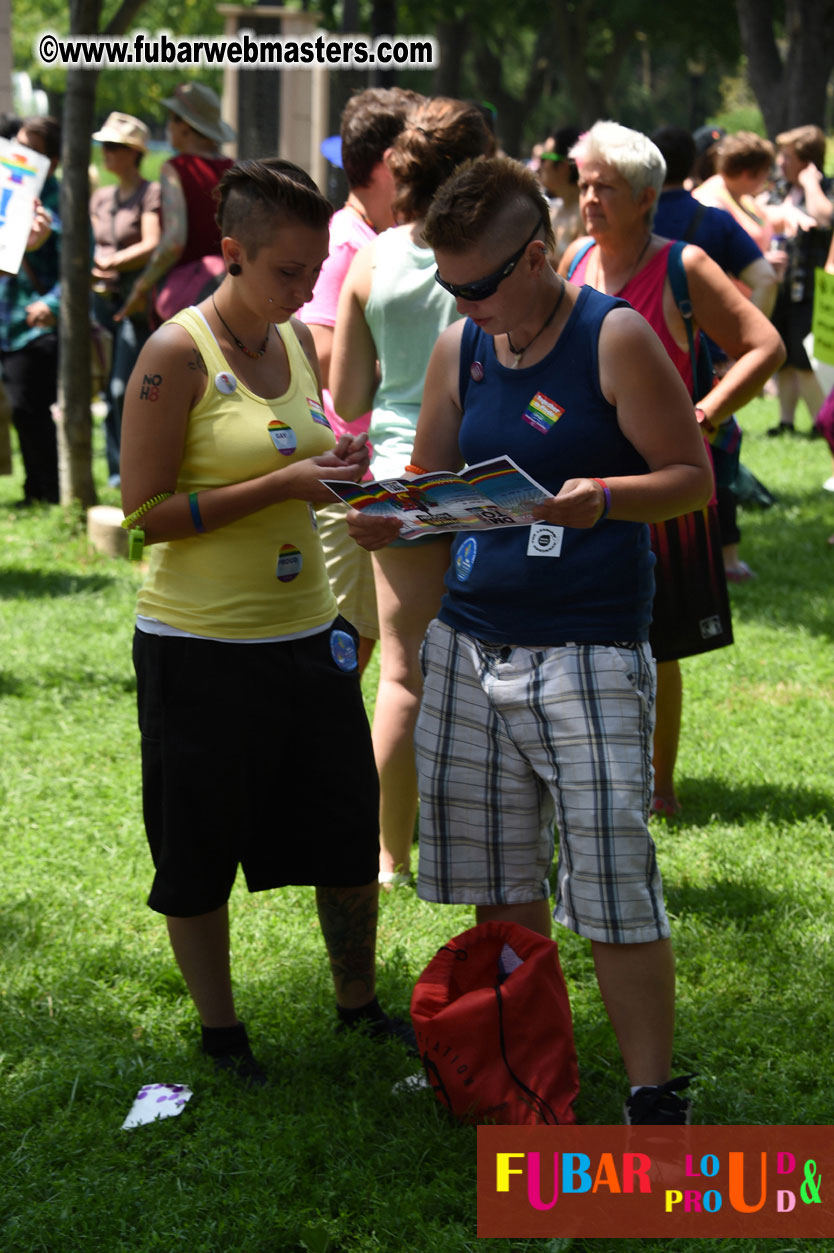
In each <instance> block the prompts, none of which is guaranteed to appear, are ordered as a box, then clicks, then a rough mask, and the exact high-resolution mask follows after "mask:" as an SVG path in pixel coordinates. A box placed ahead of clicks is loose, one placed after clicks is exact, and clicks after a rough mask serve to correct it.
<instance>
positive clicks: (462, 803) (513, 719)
mask: <svg viewBox="0 0 834 1253" xmlns="http://www.w3.org/2000/svg"><path fill="white" fill-rule="evenodd" d="M425 235H426V239H427V240H428V241H429V243H430V244H431V246H432V247H433V249H434V252H435V258H436V261H437V267H438V269H437V279H438V282H439V283H440V284H441V286H443V287H445V288H446V290H447V291H449V292H451V294H452V295H453V296H455V298H456V300H457V307H458V311H459V312H460V313H461V314H464V315H466V316H467V321H465V322H459V323H455V324H454V325H453V326H451V327H449V329H448V330H447V331H445V332H444V333H443V335H442V336H441V337H440V339H439V340H438V343H437V346H436V347H435V350H434V353H433V354H432V358H431V361H430V363H429V368H428V372H427V375H426V386H425V392H424V398H423V406H422V409H421V412H420V420H419V423H418V428H417V436H416V442H415V445H414V452H413V461H414V463H415V465H414V469H415V470H416V469H417V468H418V467H419V468H421V469H422V470H426V471H428V470H441V469H443V470H449V469H454V468H456V467H459V466H460V465H461V464H462V463H464V462H468V463H474V462H477V461H482V460H485V459H487V458H491V457H497V456H501V455H509V456H511V457H512V458H513V459H514V460H515V461H516V462H517V463H518V464H519V465H520V466H521V468H522V469H524V470H526V471H527V473H528V474H530V475H531V477H533V478H535V479H537V480H538V481H539V482H540V483H541V484H542V485H543V486H545V487H546V488H547V489H548V490H549V491H550V492H552V497H551V498H550V499H549V500H547V501H546V502H545V503H544V504H543V505H541V506H540V507H538V508H537V510H536V514H537V518H538V521H537V522H536V523H535V524H534V525H533V526H530V527H516V528H512V529H507V530H492V531H479V532H477V533H469V534H467V533H466V532H460V533H459V534H458V535H457V536H456V537H455V542H454V544H453V548H452V559H451V564H450V566H449V569H448V571H447V574H446V594H445V596H444V599H443V603H442V606H441V609H440V612H439V615H438V618H437V619H436V620H435V621H434V622H432V623H431V625H430V626H429V630H428V633H427V636H426V640H425V642H424V645H423V654H422V664H423V672H424V690H423V700H422V706H421V711H420V716H419V719H418V723H417V732H416V750H417V770H418V781H419V788H420V867H419V879H418V891H419V894H420V895H421V896H422V897H423V898H424V899H427V900H434V901H448V902H454V903H470V904H474V905H475V907H476V918H477V920H478V921H479V922H486V921H498V920H510V921H514V922H518V923H521V924H522V925H524V926H527V927H530V928H532V929H533V930H535V931H539V932H541V933H542V934H544V935H549V934H550V902H549V895H550V884H549V874H550V870H551V862H552V858H553V852H554V838H553V831H554V827H555V826H558V829H559V862H558V875H557V878H558V882H557V888H556V900H555V909H554V916H555V918H556V919H557V921H559V922H561V923H563V924H564V925H566V926H568V927H569V928H571V929H572V930H574V931H576V932H577V933H578V934H580V935H584V936H586V937H587V938H588V939H589V940H590V941H591V944H592V946H593V954H594V961H595V966H596V970H597V977H598V980H599V985H600V990H601V992H602V996H603V1000H604V1002H605V1006H606V1009H607V1011H608V1014H609V1017H610V1019H611V1022H612V1025H613V1027H614V1030H615V1032H616V1035H617V1039H618V1042H619V1045H620V1050H621V1053H622V1055H623V1060H624V1062H625V1067H626V1070H627V1072H628V1076H629V1084H630V1086H631V1095H630V1096H629V1097H628V1098H627V1100H626V1120H627V1121H628V1122H646V1123H660V1122H685V1121H688V1119H689V1108H690V1105H689V1102H688V1101H686V1100H684V1099H683V1098H681V1097H679V1096H677V1095H676V1090H677V1089H683V1088H685V1087H686V1086H687V1084H688V1077H684V1078H682V1079H670V1078H669V1075H670V1068H671V1060H672V1036H673V1022H674V962H673V957H672V951H671V945H670V941H669V925H668V921H667V918H666V914H665V910H664V906H663V895H662V884H661V880H660V875H659V872H658V869H657V865H656V862H655V854H654V844H653V842H652V840H651V837H650V835H649V832H648V825H647V819H648V809H649V800H650V797H651V735H652V724H653V717H654V663H653V661H652V658H651V655H650V653H649V651H648V645H647V643H646V640H647V634H648V625H649V618H650V612H651V599H652V592H653V578H652V557H651V553H650V551H649V546H648V533H647V532H648V528H647V523H649V522H652V521H655V520H657V519H661V518H666V517H671V516H675V515H676V514H678V513H680V512H682V511H683V510H686V509H692V508H696V507H698V506H700V505H701V504H703V503H704V502H705V501H706V500H707V499H708V498H709V495H710V492H711V490H712V483H711V473H710V468H709V463H708V460H707V457H706V454H705V452H704V448H703V443H702V441H701V438H700V435H699V432H698V426H697V422H696V420H695V415H694V412H693V409H692V402H691V400H690V399H689V397H688V395H687V393H686V389H685V387H684V386H683V384H682V382H681V380H680V378H679V376H678V374H677V373H676V371H675V370H674V368H673V367H672V366H671V364H670V362H669V360H668V358H667V356H666V354H665V352H664V350H663V348H662V346H661V344H660V342H659V340H658V339H657V337H656V336H655V334H654V332H653V331H652V330H651V328H650V327H649V326H648V324H647V323H646V322H645V321H644V319H643V318H642V317H640V315H639V314H636V313H635V312H634V311H633V310H632V309H630V308H629V307H628V306H627V305H625V304H624V302H622V301H618V300H615V299H613V298H611V297H607V296H602V295H600V294H599V293H596V292H590V291H580V290H579V289H578V288H576V287H574V286H572V285H571V284H569V283H566V282H564V281H563V280H562V279H561V278H560V277H558V276H557V275H556V273H555V272H554V271H553V269H552V268H551V266H550V265H549V263H548V261H547V249H548V246H549V245H550V244H551V242H552V240H551V228H550V223H549V219H548V214H547V206H546V203H545V202H544V200H543V197H542V195H541V192H540V190H539V188H538V186H537V183H536V180H535V178H534V177H533V175H532V174H531V173H530V172H529V171H527V170H525V169H524V167H522V166H521V165H519V164H518V163H516V162H513V161H509V160H507V159H506V158H496V159H492V160H486V161H478V162H473V163H471V164H470V165H468V166H467V167H464V168H463V169H461V170H460V171H458V172H457V173H455V174H454V175H452V177H451V178H450V179H449V180H448V181H447V182H446V183H445V184H444V185H443V187H442V188H441V189H440V191H439V192H438V194H437V196H436V197H435V200H434V201H433V204H432V208H431V210H430V212H429V215H428V218H427V221H426V228H425ZM499 262H500V264H499ZM351 525H352V527H353V532H354V535H355V536H356V538H358V539H359V540H360V542H362V543H364V544H365V546H366V547H369V548H378V547H380V546H382V545H384V544H385V543H387V542H389V541H390V539H391V538H392V536H394V535H395V534H396V531H397V523H396V522H391V521H390V520H386V519H379V520H370V519H367V520H366V519H365V518H363V517H362V516H361V515H356V514H354V515H353V517H352V520H351Z"/></svg>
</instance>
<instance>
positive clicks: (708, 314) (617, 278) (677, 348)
mask: <svg viewBox="0 0 834 1253" xmlns="http://www.w3.org/2000/svg"><path fill="white" fill-rule="evenodd" d="M571 155H572V156H573V157H574V158H575V160H576V162H577V164H578V166H579V200H580V208H581V210H582V216H583V221H584V223H585V230H586V231H587V234H588V237H589V238H588V237H586V238H585V239H581V240H577V242H576V243H575V244H573V245H572V247H571V248H569V249H568V251H567V252H566V254H565V256H564V258H563V259H562V264H561V266H560V271H561V273H563V274H565V275H567V276H569V277H571V279H572V281H574V282H577V283H584V284H586V285H588V286H591V287H594V288H596V289H597V290H598V291H602V292H606V293H608V294H610V295H615V296H619V297H621V298H623V299H625V300H628V302H629V303H630V304H631V305H632V307H633V308H635V309H637V310H638V312H640V313H642V314H643V316H644V317H645V318H646V320H647V321H648V322H649V324H650V325H651V326H652V327H653V329H654V330H655V331H656V332H657V335H658V336H659V338H660V341H661V343H662V344H663V346H664V348H665V349H666V352H667V353H668V354H669V357H670V358H671V360H672V363H673V364H674V366H675V368H676V369H677V371H678V373H679V374H680V376H681V378H682V379H683V381H684V383H685V384H686V388H687V391H688V392H689V394H690V395H693V394H694V393H693V387H694V385H695V377H694V372H693V360H692V354H691V353H690V348H689V342H688V336H687V331H686V326H685V323H684V318H683V316H682V314H681V310H680V307H679V303H678V301H676V299H675V296H674V293H673V290H672V283H671V281H670V275H671V268H670V267H671V265H672V263H673V261H674V258H675V257H676V255H677V252H676V251H675V245H674V244H673V243H672V241H671V240H668V239H662V238H661V237H659V236H657V235H655V234H654V233H653V231H652V219H653V217H654V208H655V205H656V203H657V198H658V196H659V194H660V189H661V188H662V186H663V181H664V178H665V173H666V163H665V161H664V160H663V157H662V155H661V153H660V151H659V149H658V148H657V146H656V145H655V144H653V143H652V141H651V140H650V139H649V138H648V137H647V136H646V135H642V134H641V133H640V132H639V131H634V130H629V129H628V128H627V127H624V126H619V125H618V124H617V123H616V122H597V123H596V125H595V126H593V127H592V128H591V130H590V131H588V133H587V134H586V135H584V136H583V137H582V139H581V140H580V141H579V143H578V144H577V145H576V147H575V148H574V149H572V153H571ZM679 256H680V263H682V269H683V277H684V279H685V284H686V286H687V288H688V297H689V300H690V301H691V315H692V321H693V322H694V326H693V327H692V330H693V333H694V336H695V341H696V346H697V340H698V334H699V330H701V329H703V330H704V331H705V332H706V334H708V335H709V337H710V339H712V340H714V341H715V343H717V344H718V345H719V347H720V348H722V349H723V350H724V352H725V353H726V355H727V356H728V357H729V358H730V360H731V361H732V363H733V364H732V365H731V366H730V368H729V369H728V370H727V371H726V373H725V374H724V375H723V377H722V378H721V379H718V380H716V381H715V386H714V387H713V388H712V389H711V390H709V391H707V392H706V394H699V396H698V400H697V403H696V409H695V413H696V416H697V418H698V421H699V423H700V425H701V430H702V432H703V433H704V436H705V438H707V439H712V438H715V435H716V433H717V431H718V428H719V427H720V426H721V425H722V423H724V422H726V421H728V420H729V419H730V417H731V416H732V415H733V414H734V413H735V412H736V411H737V410H738V409H740V408H741V407H742V405H744V404H746V403H747V401H748V400H751V399H752V398H753V397H754V396H756V395H758V393H759V391H760V390H761V388H762V387H763V385H764V384H765V382H766V381H767V379H768V378H770V376H771V374H773V373H774V371H775V370H777V369H778V368H779V366H780V364H781V362H782V361H783V360H784V355H785V350H784V346H783V344H782V341H781V339H780V337H779V334H778V332H777V331H776V330H774V328H773V326H772V325H771V323H770V322H769V321H768V320H767V318H766V317H765V316H764V314H762V313H761V312H760V311H759V310H758V309H756V308H755V307H754V306H753V305H752V304H751V302H750V301H749V300H746V299H745V298H744V297H743V296H742V295H741V293H740V292H739V291H738V290H737V289H736V288H735V287H734V285H733V284H732V282H731V281H730V280H729V279H728V278H727V276H726V275H725V274H724V273H723V271H722V270H721V269H720V268H719V266H717V265H716V264H715V262H714V261H711V260H710V258H709V257H708V256H707V255H706V253H705V252H704V251H703V250H702V249H701V248H698V247H696V246H695V245H694V244H688V245H686V246H685V247H684V248H683V249H682V251H680V253H679ZM696 355H697V354H696ZM652 547H653V550H654V553H655V557H656V559H657V565H656V568H655V581H656V585H657V591H656V594H655V601H654V608H653V615H652V629H651V635H650V640H651V645H652V652H653V654H654V657H655V660H656V661H657V663H658V670H657V689H658V690H657V726H656V730H655V738H654V769H655V780H654V796H653V798H652V808H653V810H654V812H655V813H658V814H660V815H662V816H667V817H669V816H672V815H674V814H676V813H677V812H678V811H679V809H680V804H679V802H678V799H677V796H676V793H675V783H674V772H675V763H676V759H677V750H678V740H679V736H680V725H681V710H682V701H683V684H682V678H681V670H680V659H681V658H682V657H690V656H694V655H696V654H698V653H702V652H709V651H710V650H712V649H715V648H723V647H725V646H726V645H728V644H731V643H732V639H733V637H732V625H731V621H730V606H729V598H728V596H727V585H726V579H725V575H724V567H723V562H722V559H721V537H720V531H719V528H718V518H717V511H716V506H715V502H714V501H713V502H711V503H710V505H709V506H708V507H706V508H705V509H704V508H701V509H698V510H696V511H694V512H692V513H687V514H685V515H681V516H679V517H677V518H669V519H666V520H663V521H660V522H658V523H657V524H656V525H655V526H654V527H653V528H652Z"/></svg>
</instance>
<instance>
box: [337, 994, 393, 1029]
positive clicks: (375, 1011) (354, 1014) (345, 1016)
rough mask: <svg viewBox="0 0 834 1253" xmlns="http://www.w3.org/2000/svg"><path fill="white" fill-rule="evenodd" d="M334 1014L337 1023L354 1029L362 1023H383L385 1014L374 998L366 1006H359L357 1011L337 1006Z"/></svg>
mask: <svg viewBox="0 0 834 1253" xmlns="http://www.w3.org/2000/svg"><path fill="white" fill-rule="evenodd" d="M336 1012H337V1013H338V1015H339V1021H340V1022H342V1023H344V1025H345V1026H346V1027H356V1026H358V1025H359V1024H360V1023H362V1022H367V1023H369V1024H374V1023H382V1022H385V1014H384V1013H383V1011H382V1006H381V1005H380V1003H379V1001H378V1000H377V998H376V997H374V999H373V1000H372V1001H369V1002H368V1004H367V1005H360V1007H359V1009H344V1008H343V1007H342V1006H341V1005H337V1006H336Z"/></svg>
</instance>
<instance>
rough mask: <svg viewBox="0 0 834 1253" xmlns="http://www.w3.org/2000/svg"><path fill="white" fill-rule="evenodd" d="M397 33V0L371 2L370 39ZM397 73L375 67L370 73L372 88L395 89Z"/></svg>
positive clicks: (392, 69)
mask: <svg viewBox="0 0 834 1253" xmlns="http://www.w3.org/2000/svg"><path fill="white" fill-rule="evenodd" d="M396 33H397V0H373V8H372V10H371V38H372V39H378V38H379V37H380V36H381V35H396ZM396 84H397V71H396V70H395V69H394V68H392V67H389V66H386V67H385V68H384V69H383V68H382V67H381V66H379V65H376V66H374V68H373V70H372V71H371V86H372V87H395V86H396Z"/></svg>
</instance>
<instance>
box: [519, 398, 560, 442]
mask: <svg viewBox="0 0 834 1253" xmlns="http://www.w3.org/2000/svg"><path fill="white" fill-rule="evenodd" d="M564 412H565V411H564V409H563V408H562V406H561V405H557V404H556V401H555V400H551V399H550V397H549V396H545V394H544V392H536V394H535V396H534V397H533V399H532V400H531V401H530V403H529V405H528V406H527V408H526V409H525V410H524V412H523V413H522V415H521V416H522V418H523V419H524V421H525V422H529V424H530V426H534V427H535V428H536V430H537V431H540V432H541V433H542V435H547V433H548V431H550V430H552V428H553V427H554V426H555V425H556V423H557V422H558V421H559V419H560V418H561V416H562V414H563V413H564Z"/></svg>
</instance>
